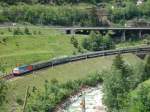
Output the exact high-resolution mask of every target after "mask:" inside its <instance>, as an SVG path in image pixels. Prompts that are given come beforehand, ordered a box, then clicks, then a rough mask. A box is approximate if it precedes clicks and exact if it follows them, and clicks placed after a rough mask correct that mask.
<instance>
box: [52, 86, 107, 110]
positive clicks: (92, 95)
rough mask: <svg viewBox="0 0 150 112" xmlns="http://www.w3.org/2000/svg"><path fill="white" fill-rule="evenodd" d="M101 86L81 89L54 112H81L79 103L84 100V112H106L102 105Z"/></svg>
mask: <svg viewBox="0 0 150 112" xmlns="http://www.w3.org/2000/svg"><path fill="white" fill-rule="evenodd" d="M102 98H103V92H102V85H98V86H96V87H85V88H82V89H81V90H80V91H79V92H78V93H76V94H75V95H73V96H71V97H70V98H68V99H67V100H66V101H65V102H64V103H62V104H60V105H59V106H58V107H57V109H56V110H55V112H81V111H82V108H81V102H82V100H85V110H86V112H106V107H105V106H104V105H103V103H102Z"/></svg>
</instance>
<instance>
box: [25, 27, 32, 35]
mask: <svg viewBox="0 0 150 112" xmlns="http://www.w3.org/2000/svg"><path fill="white" fill-rule="evenodd" d="M24 33H25V34H27V35H30V34H31V33H30V31H29V29H28V28H27V27H26V28H25V29H24Z"/></svg>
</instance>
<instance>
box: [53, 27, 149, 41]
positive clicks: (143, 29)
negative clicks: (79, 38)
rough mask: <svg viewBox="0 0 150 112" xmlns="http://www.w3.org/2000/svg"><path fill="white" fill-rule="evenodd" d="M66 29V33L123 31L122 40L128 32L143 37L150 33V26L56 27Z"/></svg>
mask: <svg viewBox="0 0 150 112" xmlns="http://www.w3.org/2000/svg"><path fill="white" fill-rule="evenodd" d="M56 29H60V30H64V31H65V33H66V34H72V35H75V34H78V33H79V34H82V33H83V34H89V33H90V31H100V32H101V31H109V30H112V31H114V32H117V31H119V32H121V40H122V41H125V40H126V35H127V32H129V31H132V32H134V33H136V34H138V37H139V38H142V37H143V35H144V34H150V27H66V28H56Z"/></svg>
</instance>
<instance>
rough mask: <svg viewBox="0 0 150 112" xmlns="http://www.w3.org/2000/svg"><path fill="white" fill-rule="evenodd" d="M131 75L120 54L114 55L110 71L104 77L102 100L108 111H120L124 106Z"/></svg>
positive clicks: (129, 87)
mask: <svg viewBox="0 0 150 112" xmlns="http://www.w3.org/2000/svg"><path fill="white" fill-rule="evenodd" d="M131 76H132V70H131V69H130V68H129V65H126V64H125V62H124V61H123V59H122V57H121V56H120V55H118V56H116V58H115V59H114V62H113V66H112V69H111V71H110V72H108V73H107V75H106V77H105V79H104V102H105V104H106V106H107V108H108V110H109V111H116V110H117V111H121V110H122V109H123V108H124V107H125V106H126V102H127V97H128V95H127V94H128V92H129V91H130V89H131V83H130V77H131Z"/></svg>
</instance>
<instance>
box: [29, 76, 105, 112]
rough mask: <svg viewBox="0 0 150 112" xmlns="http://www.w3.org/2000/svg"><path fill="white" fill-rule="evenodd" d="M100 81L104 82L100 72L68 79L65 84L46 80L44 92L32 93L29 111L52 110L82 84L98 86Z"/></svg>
mask: <svg viewBox="0 0 150 112" xmlns="http://www.w3.org/2000/svg"><path fill="white" fill-rule="evenodd" d="M100 82H102V78H101V75H98V74H96V75H91V76H90V77H88V78H87V79H83V80H76V81H68V82H66V83H64V84H59V83H58V82H57V80H55V81H54V80H52V81H51V83H50V84H49V83H48V81H45V85H44V92H40V91H39V90H35V91H33V92H32V93H31V96H30V97H29V102H28V106H27V111H29V112H31V111H52V110H53V109H54V108H55V107H56V106H57V104H58V103H60V102H61V101H63V100H65V99H66V98H67V97H69V96H70V95H71V94H73V93H76V92H77V91H78V90H79V89H80V88H81V87H82V86H96V84H97V83H100Z"/></svg>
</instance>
